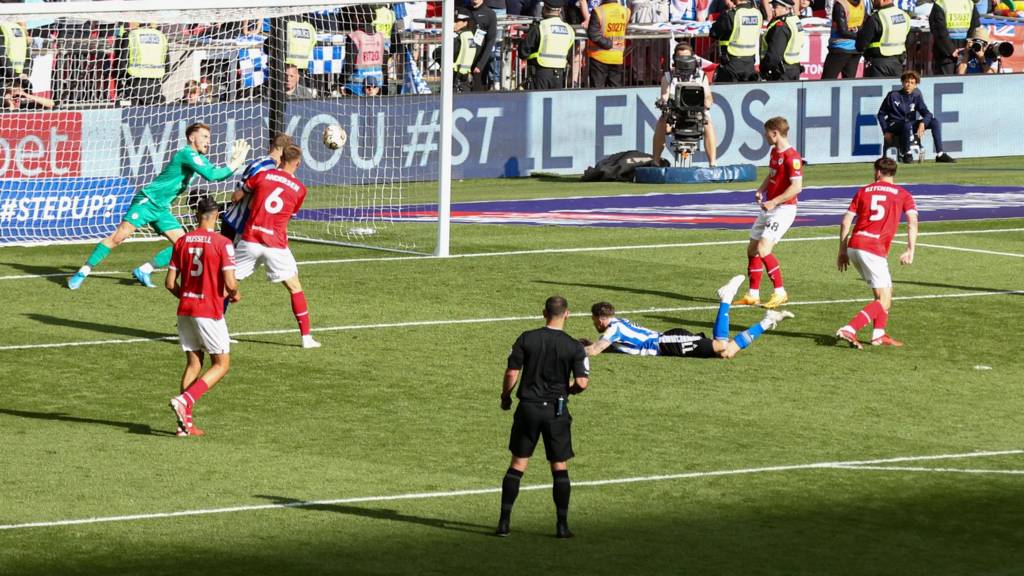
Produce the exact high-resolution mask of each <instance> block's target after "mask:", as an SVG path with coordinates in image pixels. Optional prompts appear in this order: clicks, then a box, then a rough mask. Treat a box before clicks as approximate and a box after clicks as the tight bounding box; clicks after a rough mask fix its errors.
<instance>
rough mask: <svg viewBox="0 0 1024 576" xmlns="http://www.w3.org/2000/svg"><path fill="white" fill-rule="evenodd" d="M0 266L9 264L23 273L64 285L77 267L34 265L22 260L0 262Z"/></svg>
mask: <svg viewBox="0 0 1024 576" xmlns="http://www.w3.org/2000/svg"><path fill="white" fill-rule="evenodd" d="M0 266H10V267H11V268H14V269H15V270H19V271H21V272H23V273H25V274H30V275H33V276H39V277H41V278H42V279H43V280H46V281H48V282H52V283H54V284H56V285H58V286H61V287H63V286H66V285H67V281H68V276H71V275H72V274H74V273H75V270H78V268H67V267H59V266H34V265H32V264H25V263H24V262H0Z"/></svg>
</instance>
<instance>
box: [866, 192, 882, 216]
mask: <svg viewBox="0 0 1024 576" xmlns="http://www.w3.org/2000/svg"><path fill="white" fill-rule="evenodd" d="M883 202H885V196H884V195H880V194H879V195H875V196H872V197H871V216H869V217H868V220H870V221H872V222H878V221H879V220H881V219H882V218H885V206H883V205H882V203H883Z"/></svg>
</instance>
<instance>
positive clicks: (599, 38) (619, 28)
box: [587, 0, 630, 88]
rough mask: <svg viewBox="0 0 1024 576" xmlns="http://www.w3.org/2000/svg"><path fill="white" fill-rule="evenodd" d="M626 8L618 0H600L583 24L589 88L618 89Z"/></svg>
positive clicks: (622, 56)
mask: <svg viewBox="0 0 1024 576" xmlns="http://www.w3.org/2000/svg"><path fill="white" fill-rule="evenodd" d="M629 15H630V11H629V8H626V7H625V6H623V5H622V4H619V1H618V0H601V4H599V5H598V6H597V7H596V8H594V10H593V11H591V13H590V21H589V22H588V24H587V57H588V58H589V60H590V61H589V64H588V65H587V67H588V68H589V72H588V74H589V76H590V87H591V88H621V87H622V72H623V69H624V68H625V66H624V65H623V62H624V60H625V51H626V26H627V25H628V24H629Z"/></svg>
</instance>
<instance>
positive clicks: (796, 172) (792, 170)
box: [765, 146, 804, 204]
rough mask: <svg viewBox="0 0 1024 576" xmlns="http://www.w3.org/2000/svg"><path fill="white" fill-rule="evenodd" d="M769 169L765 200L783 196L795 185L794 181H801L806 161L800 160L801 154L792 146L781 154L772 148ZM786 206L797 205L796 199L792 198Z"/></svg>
mask: <svg viewBox="0 0 1024 576" xmlns="http://www.w3.org/2000/svg"><path fill="white" fill-rule="evenodd" d="M768 168H769V172H768V188H767V189H766V190H765V193H766V198H765V200H772V199H775V198H777V197H778V196H781V195H782V193H783V192H785V191H786V189H787V188H789V185H790V184H792V183H793V180H800V179H802V178H803V176H804V161H803V159H801V158H800V153H799V152H797V151H796V149H795V148H793V147H792V146H790V147H789V148H786V149H785V150H783V151H781V152H780V151H779V150H778V149H777V148H775V147H774V146H772V154H771V157H770V160H769V161H768ZM784 204H796V198H791V199H790V200H787V201H786V202H784Z"/></svg>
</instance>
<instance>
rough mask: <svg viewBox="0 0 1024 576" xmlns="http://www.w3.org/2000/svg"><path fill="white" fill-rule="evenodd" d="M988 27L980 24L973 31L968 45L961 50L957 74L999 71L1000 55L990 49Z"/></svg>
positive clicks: (993, 72)
mask: <svg viewBox="0 0 1024 576" xmlns="http://www.w3.org/2000/svg"><path fill="white" fill-rule="evenodd" d="M988 40H989V34H988V28H986V27H984V26H979V27H977V28H975V29H974V31H973V32H971V37H970V38H969V39H968V40H967V47H966V48H964V50H963V52H961V53H960V54H961V59H960V63H959V64H958V65H957V70H956V73H957V74H995V73H996V72H998V71H999V55H998V54H996V53H995V52H994V51H993V50H989V49H988V47H989V42H988Z"/></svg>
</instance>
